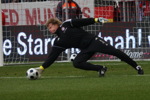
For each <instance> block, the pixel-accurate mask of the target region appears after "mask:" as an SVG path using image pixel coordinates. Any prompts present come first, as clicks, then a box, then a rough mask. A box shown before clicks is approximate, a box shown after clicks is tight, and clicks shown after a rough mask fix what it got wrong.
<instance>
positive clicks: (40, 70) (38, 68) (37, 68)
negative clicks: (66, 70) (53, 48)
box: [35, 66, 44, 75]
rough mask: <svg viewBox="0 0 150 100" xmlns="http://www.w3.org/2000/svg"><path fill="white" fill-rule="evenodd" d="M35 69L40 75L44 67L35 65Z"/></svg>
mask: <svg viewBox="0 0 150 100" xmlns="http://www.w3.org/2000/svg"><path fill="white" fill-rule="evenodd" d="M35 69H36V70H37V71H38V73H39V74H40V75H41V74H42V72H43V71H44V67H43V66H40V67H36V68H35Z"/></svg>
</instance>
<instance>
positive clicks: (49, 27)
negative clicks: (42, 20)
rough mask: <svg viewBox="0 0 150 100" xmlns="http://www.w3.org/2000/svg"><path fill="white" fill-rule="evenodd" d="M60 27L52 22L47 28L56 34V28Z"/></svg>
mask: <svg viewBox="0 0 150 100" xmlns="http://www.w3.org/2000/svg"><path fill="white" fill-rule="evenodd" d="M58 27H59V26H58V25H57V24H52V23H50V24H49V25H48V27H47V28H48V30H49V31H50V33H52V34H54V33H55V32H56V30H57V29H58Z"/></svg>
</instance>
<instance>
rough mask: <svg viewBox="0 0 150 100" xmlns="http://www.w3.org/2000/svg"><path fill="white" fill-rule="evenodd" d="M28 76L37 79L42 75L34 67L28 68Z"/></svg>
mask: <svg viewBox="0 0 150 100" xmlns="http://www.w3.org/2000/svg"><path fill="white" fill-rule="evenodd" d="M26 76H27V78H28V79H30V80H36V79H38V78H39V77H40V75H39V73H38V71H37V70H36V69H34V68H30V69H28V70H27V72H26Z"/></svg>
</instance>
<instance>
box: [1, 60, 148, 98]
mask: <svg viewBox="0 0 150 100" xmlns="http://www.w3.org/2000/svg"><path fill="white" fill-rule="evenodd" d="M92 63H94V64H102V65H105V66H107V67H108V71H107V73H106V76H105V77H102V78H100V77H98V74H97V72H93V71H84V70H80V69H75V68H74V67H73V66H72V64H71V63H54V64H53V65H52V66H51V67H49V68H48V69H46V70H45V72H44V73H43V74H42V78H40V79H38V80H28V79H26V77H25V72H26V70H27V69H28V68H30V67H37V66H39V65H12V66H4V67H0V100H150V66H149V65H150V62H148V61H142V62H138V63H139V64H140V65H141V66H142V67H143V69H144V71H145V74H144V75H142V76H139V75H137V72H136V71H135V70H134V69H133V68H131V67H130V66H129V65H127V64H126V63H123V62H99V63H98V62H92Z"/></svg>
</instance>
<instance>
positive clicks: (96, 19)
mask: <svg viewBox="0 0 150 100" xmlns="http://www.w3.org/2000/svg"><path fill="white" fill-rule="evenodd" d="M94 20H95V22H101V23H107V22H108V19H106V18H103V17H99V18H95V19H94Z"/></svg>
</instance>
